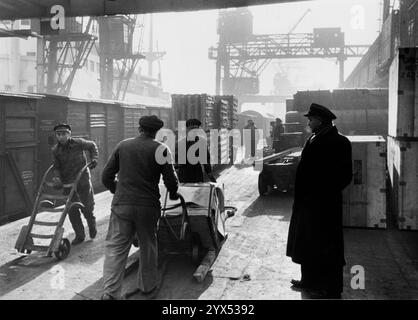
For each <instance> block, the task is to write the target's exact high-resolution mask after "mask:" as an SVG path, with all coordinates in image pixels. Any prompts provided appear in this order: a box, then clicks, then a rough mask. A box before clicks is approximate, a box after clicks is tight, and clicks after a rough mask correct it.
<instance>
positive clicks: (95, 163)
mask: <svg viewBox="0 0 418 320" xmlns="http://www.w3.org/2000/svg"><path fill="white" fill-rule="evenodd" d="M96 166H97V160H96V159H93V160H91V161H90V164H89V168H90V169H94V168H96Z"/></svg>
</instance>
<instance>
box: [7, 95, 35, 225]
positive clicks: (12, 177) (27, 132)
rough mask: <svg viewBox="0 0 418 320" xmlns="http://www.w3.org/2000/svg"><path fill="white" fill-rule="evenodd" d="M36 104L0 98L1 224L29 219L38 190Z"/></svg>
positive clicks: (23, 100)
mask: <svg viewBox="0 0 418 320" xmlns="http://www.w3.org/2000/svg"><path fill="white" fill-rule="evenodd" d="M36 136H37V135H36V100H34V99H29V98H24V97H22V98H16V97H13V98H12V97H1V98H0V224H4V223H6V222H9V221H14V220H17V219H19V218H22V217H26V216H28V215H30V213H31V210H32V203H33V200H34V195H35V191H36V187H37V183H36V182H37V166H38V159H37V152H36V145H37V139H36Z"/></svg>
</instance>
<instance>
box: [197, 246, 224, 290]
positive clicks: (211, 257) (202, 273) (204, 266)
mask: <svg viewBox="0 0 418 320" xmlns="http://www.w3.org/2000/svg"><path fill="white" fill-rule="evenodd" d="M217 255H218V253H217V252H216V251H215V250H209V251H208V253H207V254H206V256H205V257H204V258H203V260H202V262H201V263H200V265H199V267H197V269H196V271H195V272H194V273H193V278H194V279H195V280H196V281H197V282H199V283H200V282H202V281H203V280H205V277H206V274H207V273H208V271H209V270H210V267H211V266H212V264H213V263H214V262H215V260H216V257H217Z"/></svg>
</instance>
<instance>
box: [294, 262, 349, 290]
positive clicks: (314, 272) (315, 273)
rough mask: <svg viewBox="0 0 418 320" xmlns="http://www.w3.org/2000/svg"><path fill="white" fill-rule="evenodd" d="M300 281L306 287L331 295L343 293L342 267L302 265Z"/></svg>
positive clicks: (333, 265) (334, 265)
mask: <svg viewBox="0 0 418 320" xmlns="http://www.w3.org/2000/svg"><path fill="white" fill-rule="evenodd" d="M301 273H302V279H301V280H302V281H303V282H304V283H305V284H307V285H308V286H310V287H312V288H315V289H318V290H326V291H327V292H329V293H332V294H340V293H342V292H343V266H342V265H336V264H302V265H301Z"/></svg>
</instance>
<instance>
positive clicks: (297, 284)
mask: <svg viewBox="0 0 418 320" xmlns="http://www.w3.org/2000/svg"><path fill="white" fill-rule="evenodd" d="M290 283H291V284H292V285H293V286H294V287H295V288H298V289H310V288H312V286H309V285H308V284H306V283H305V282H304V281H303V280H295V279H292V280H291V281H290Z"/></svg>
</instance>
